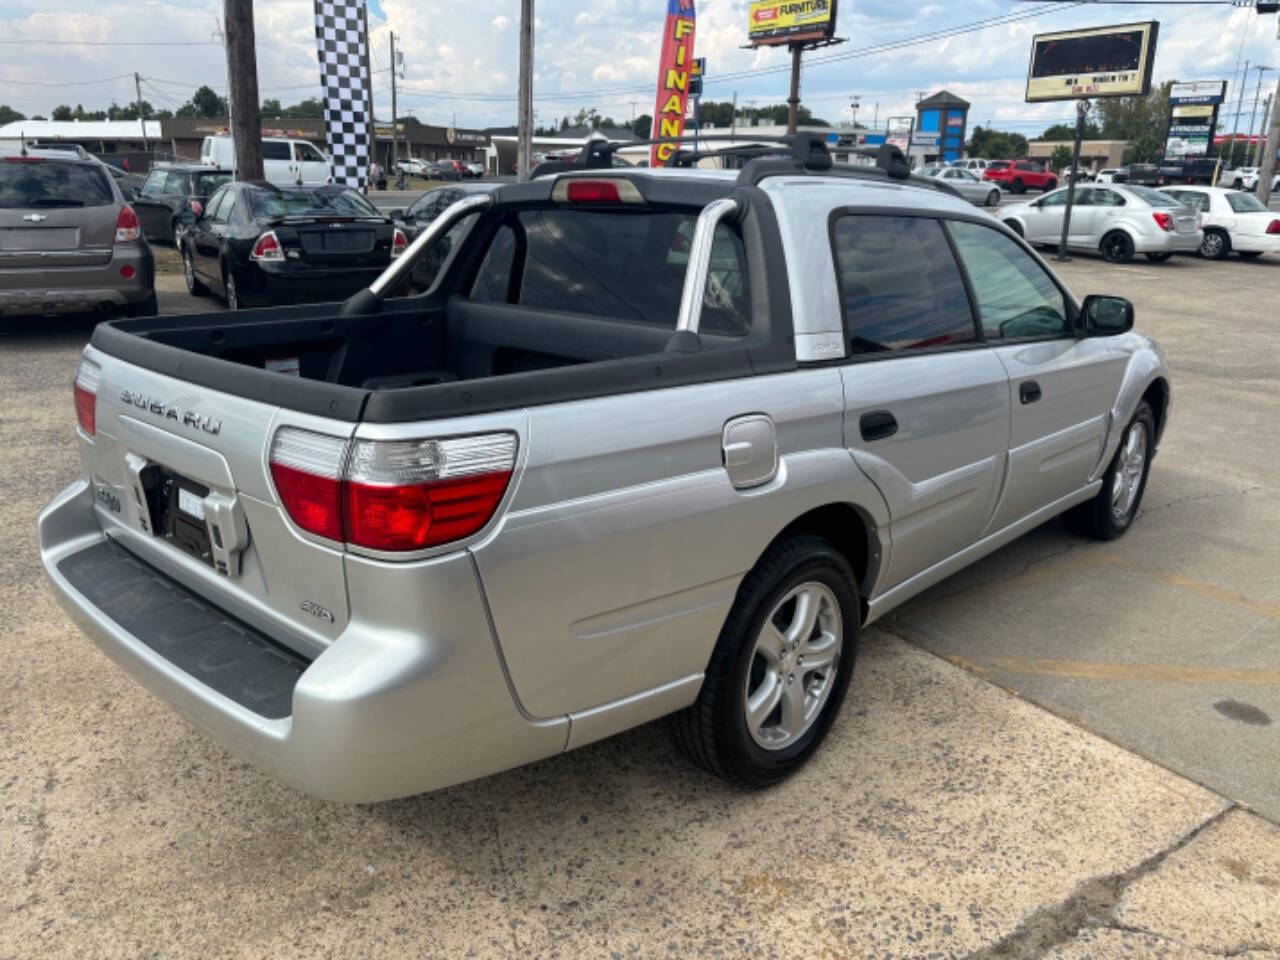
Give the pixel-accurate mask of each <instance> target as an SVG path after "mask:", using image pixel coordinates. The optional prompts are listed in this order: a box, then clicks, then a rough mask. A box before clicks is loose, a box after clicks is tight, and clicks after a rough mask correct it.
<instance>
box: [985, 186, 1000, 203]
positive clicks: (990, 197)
mask: <svg viewBox="0 0 1280 960" xmlns="http://www.w3.org/2000/svg"><path fill="white" fill-rule="evenodd" d="M987 206H988V207H998V206H1000V191H999V190H992V191H991V192H990V193H988V194H987Z"/></svg>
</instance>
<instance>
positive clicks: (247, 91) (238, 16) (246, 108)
mask: <svg viewBox="0 0 1280 960" xmlns="http://www.w3.org/2000/svg"><path fill="white" fill-rule="evenodd" d="M222 9H223V16H224V18H225V20H226V28H227V73H228V74H229V80H230V84H231V89H230V90H229V91H228V93H229V97H228V100H227V102H228V105H229V107H230V112H231V140H232V145H233V147H234V151H233V152H234V153H235V158H236V172H237V176H238V177H239V178H240V179H241V180H261V179H263V176H262V107H261V105H260V103H259V101H258V57H257V53H256V52H255V50H254V35H253V0H223V8H222Z"/></svg>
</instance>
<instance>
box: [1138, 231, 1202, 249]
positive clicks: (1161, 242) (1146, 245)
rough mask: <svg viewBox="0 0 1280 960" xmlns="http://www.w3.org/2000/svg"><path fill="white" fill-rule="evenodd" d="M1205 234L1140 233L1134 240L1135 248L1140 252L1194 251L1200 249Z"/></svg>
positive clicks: (1198, 232) (1197, 232) (1199, 232)
mask: <svg viewBox="0 0 1280 960" xmlns="http://www.w3.org/2000/svg"><path fill="white" fill-rule="evenodd" d="M1203 239H1204V234H1203V233H1202V232H1201V231H1199V230H1197V231H1196V232H1195V233H1167V232H1165V231H1164V230H1161V231H1160V232H1159V233H1148V234H1142V235H1140V236H1139V237H1138V238H1137V240H1136V241H1135V242H1134V245H1133V249H1134V250H1135V251H1137V252H1138V253H1194V252H1195V251H1197V250H1199V249H1200V241H1201V240H1203Z"/></svg>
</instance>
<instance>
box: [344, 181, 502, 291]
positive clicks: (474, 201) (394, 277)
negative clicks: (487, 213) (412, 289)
mask: <svg viewBox="0 0 1280 960" xmlns="http://www.w3.org/2000/svg"><path fill="white" fill-rule="evenodd" d="M492 203H493V195H492V194H488V193H480V194H475V195H473V196H470V197H463V198H462V199H461V200H458V201H455V202H454V203H451V204H450V205H449V206H447V207H445V208H444V210H443V211H442V212H441V214H440V216H438V217H436V218H435V219H434V220H432V221H431V224H430V225H429V226H428V227H427V229H426V230H424V231H423V232H422V233H421V234H419V235H418V237H417V238H416V239H415V240H414V241H413V243H411V244H409V246H408V248H407V249H406V250H405V252H404V253H402V254H400V256H398V257H396V259H395V260H393V261H392V262H391V265H390V266H388V267H387V269H385V270H383V271H382V273H380V274H379V275H378V278H377V279H376V280H374V281H373V283H371V284H369V292H370V293H372V294H373V295H374V296H375V297H377V298H378V299H379V300H381V299H383V298H384V297H386V295H387V293H388V292H389V291H391V290H394V289H395V286H396V284H397V283H399V282H400V281H401V280H403V279H404V278H405V277H406V276H407V275H408V274H409V272H410V271H411V270H413V265H414V264H415V263H417V261H418V258H419V257H421V256H422V254H423V253H424V252H425V251H426V249H427V247H429V246H431V245H432V244H433V243H435V242H436V241H437V240H438V239H440V238H441V237H443V236H444V235H445V234H446V233H448V232H449V230H450V229H451V228H452V227H453V225H454V224H455V223H457V222H458V221H459V220H461V219H463V218H464V217H466V216H468V215H470V214H473V213H477V212H478V211H480V210H484V209H486V208H487V207H488V206H489V205H490V204H492Z"/></svg>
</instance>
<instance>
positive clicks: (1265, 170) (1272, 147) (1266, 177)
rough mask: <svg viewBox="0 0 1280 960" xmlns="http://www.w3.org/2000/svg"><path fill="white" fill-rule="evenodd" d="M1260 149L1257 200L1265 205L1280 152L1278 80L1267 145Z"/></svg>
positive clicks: (1279, 84)
mask: <svg viewBox="0 0 1280 960" xmlns="http://www.w3.org/2000/svg"><path fill="white" fill-rule="evenodd" d="M1262 149H1263V154H1262V163H1261V164H1259V166H1260V167H1261V168H1262V169H1261V170H1259V171H1258V199H1259V200H1261V201H1262V203H1263V205H1266V204H1267V203H1268V202H1270V200H1271V181H1272V180H1273V179H1275V175H1276V151H1277V150H1280V79H1277V80H1276V92H1275V93H1273V94H1272V95H1271V129H1270V130H1268V131H1267V145H1266V146H1265V147H1263V148H1262Z"/></svg>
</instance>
